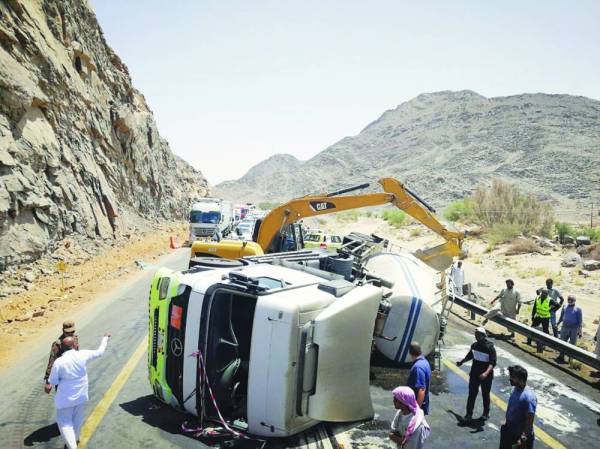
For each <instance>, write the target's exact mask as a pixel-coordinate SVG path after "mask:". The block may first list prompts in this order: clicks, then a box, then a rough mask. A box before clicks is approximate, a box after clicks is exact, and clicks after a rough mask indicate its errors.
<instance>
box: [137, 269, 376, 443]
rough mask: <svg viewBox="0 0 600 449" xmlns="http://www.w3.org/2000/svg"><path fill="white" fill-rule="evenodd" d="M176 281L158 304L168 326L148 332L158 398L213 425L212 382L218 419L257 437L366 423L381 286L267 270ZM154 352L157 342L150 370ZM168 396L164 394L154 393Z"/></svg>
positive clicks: (197, 274) (192, 275)
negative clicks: (325, 423) (158, 368)
mask: <svg viewBox="0 0 600 449" xmlns="http://www.w3.org/2000/svg"><path fill="white" fill-rule="evenodd" d="M159 273H160V272H159ZM159 276H160V274H159ZM161 282H162V280H159V281H157V283H156V284H157V285H159V284H160V283H161ZM178 282H179V285H178V286H177V288H176V295H174V296H173V297H171V298H168V297H167V298H166V299H165V300H163V302H162V304H160V305H159V306H158V307H163V308H164V307H167V310H165V312H166V314H167V315H166V316H167V320H166V322H167V326H166V329H165V328H163V329H160V326H158V324H157V323H155V326H157V328H156V329H155V330H154V329H151V332H152V334H153V335H155V340H154V341H160V342H162V343H160V344H159V346H161V347H163V349H162V351H163V356H164V364H163V365H162V366H163V370H162V371H163V372H159V373H157V374H156V378H155V379H154V380H152V375H151V382H153V387H154V391H155V394H157V391H158V394H157V395H158V396H159V398H160V399H162V400H163V401H165V402H168V403H170V404H171V405H173V406H175V407H177V408H179V409H183V410H185V411H187V412H189V413H192V414H194V415H197V416H199V417H202V419H209V420H215V419H217V418H218V414H217V413H216V409H215V405H214V403H213V402H212V400H211V395H210V394H209V391H208V387H209V386H210V388H211V389H212V391H213V393H214V397H215V398H216V403H217V406H218V408H219V411H220V412H221V413H222V414H223V416H224V417H226V419H228V420H231V421H233V420H235V419H241V420H243V421H245V422H246V423H247V425H248V431H249V432H250V433H251V434H254V435H260V436H273V437H283V436H288V435H293V434H296V433H298V432H301V431H302V430H304V429H306V428H308V427H310V426H313V425H315V424H316V423H318V422H319V421H337V422H340V421H355V420H361V419H366V418H370V417H372V415H373V408H372V404H371V398H370V392H369V359H370V354H371V346H372V338H373V328H374V324H375V319H376V316H377V312H378V308H379V304H380V301H381V298H382V289H381V288H379V287H375V286H373V285H370V284H366V285H362V286H358V285H355V284H353V283H351V282H347V281H345V280H341V279H336V280H328V279H326V278H325V277H320V276H317V275H315V274H311V273H307V272H304V271H300V270H296V269H291V268H288V267H283V266H276V265H270V264H254V265H248V266H242V267H239V268H235V269H213V270H208V271H195V270H194V269H192V270H189V271H188V272H183V273H180V274H179V275H178ZM153 285H154V284H153ZM152 307H153V306H152V304H151V309H152ZM150 313H151V316H152V314H153V313H154V312H153V311H152V310H151V311H150ZM155 316H158V312H156V315H155ZM161 332H164V335H159V333H161ZM157 351H161V348H158V347H157V344H156V343H155V344H154V345H153V346H152V347H151V354H150V355H149V360H150V361H152V360H154V361H155V366H156V359H157V357H158V355H157V353H156V352H157ZM198 351H200V353H201V354H202V358H199V357H196V356H194V354H195V353H197V352H198ZM202 359H203V360H204V361H205V365H206V366H205V367H203V366H201V365H202V363H201V360H202ZM149 363H151V362H149ZM204 368H205V369H206V373H207V377H208V383H207V382H205V381H204V379H203V376H202V375H201V373H202V369H204ZM161 384H164V385H161ZM167 390H168V391H170V392H171V394H170V395H169V397H166V395H165V394H164V393H160V392H161V391H163V392H164V391H167Z"/></svg>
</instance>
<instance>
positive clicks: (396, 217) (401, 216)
mask: <svg viewBox="0 0 600 449" xmlns="http://www.w3.org/2000/svg"><path fill="white" fill-rule="evenodd" d="M383 219H384V220H385V221H387V222H388V223H389V225H390V226H393V227H394V228H401V227H402V226H404V225H405V224H406V223H407V221H408V216H407V215H406V214H405V213H404V212H402V211H401V210H394V209H388V210H384V211H383Z"/></svg>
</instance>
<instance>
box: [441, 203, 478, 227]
mask: <svg viewBox="0 0 600 449" xmlns="http://www.w3.org/2000/svg"><path fill="white" fill-rule="evenodd" d="M444 218H446V220H449V221H460V222H463V223H466V222H467V221H470V220H472V219H473V202H472V201H471V199H470V198H465V199H463V200H456V201H452V202H451V203H450V204H448V206H446V209H444Z"/></svg>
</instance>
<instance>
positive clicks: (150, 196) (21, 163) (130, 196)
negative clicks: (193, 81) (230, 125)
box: [0, 0, 207, 271]
mask: <svg viewBox="0 0 600 449" xmlns="http://www.w3.org/2000/svg"><path fill="white" fill-rule="evenodd" d="M206 194H207V183H206V180H205V179H204V177H203V176H202V174H201V173H200V172H198V171H196V170H194V169H193V168H192V167H191V166H189V165H188V164H187V163H186V162H184V161H183V160H181V159H180V158H178V157H177V156H175V155H174V154H173V153H172V152H171V150H170V149H169V145H168V143H167V142H166V141H165V140H164V139H163V138H162V137H161V136H160V134H159V132H158V130H157V128H156V123H155V121H154V118H153V115H152V111H150V109H149V108H148V105H147V104H146V102H145V99H144V97H143V96H142V94H141V93H140V92H138V91H137V90H136V89H135V88H134V87H133V86H132V83H131V78H130V76H129V73H128V70H127V67H126V66H125V64H124V63H123V62H122V61H121V59H120V58H119V57H118V56H117V55H116V54H115V53H114V51H113V50H112V49H111V48H110V47H109V46H108V44H107V42H106V40H105V38H104V36H103V34H102V30H101V29H100V26H99V24H98V22H97V20H96V17H95V14H94V12H93V9H92V7H91V6H90V5H89V4H88V2H87V1H86V0H27V1H26V0H6V1H1V2H0V271H1V270H3V269H4V268H6V267H7V266H9V265H12V264H18V263H22V262H27V261H30V260H33V259H36V258H37V257H39V255H40V254H42V253H44V252H45V251H47V250H48V249H51V247H52V245H53V244H54V243H55V242H56V241H58V240H60V239H62V238H64V237H65V236H67V235H69V234H84V235H87V236H89V237H90V238H113V237H115V236H117V235H118V234H119V232H121V230H123V229H125V228H127V227H129V226H133V225H134V224H135V225H137V226H139V225H140V223H156V222H158V221H166V220H171V219H175V218H181V217H183V216H184V215H185V213H186V209H187V207H188V205H189V201H190V199H193V198H194V197H198V196H205V195H206Z"/></svg>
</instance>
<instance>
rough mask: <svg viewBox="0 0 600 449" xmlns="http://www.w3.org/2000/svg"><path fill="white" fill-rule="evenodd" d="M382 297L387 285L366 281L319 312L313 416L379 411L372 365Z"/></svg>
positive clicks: (355, 416) (356, 416)
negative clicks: (374, 398)
mask: <svg viewBox="0 0 600 449" xmlns="http://www.w3.org/2000/svg"><path fill="white" fill-rule="evenodd" d="M380 301H381V289H380V288H378V287H374V286H372V285H366V286H363V287H359V288H355V289H354V290H351V291H350V292H348V293H347V294H345V295H344V296H342V297H340V298H338V299H337V300H336V301H335V302H333V303H332V304H331V305H330V306H329V307H327V308H326V309H325V310H324V311H322V312H321V313H320V314H319V315H317V317H316V319H315V322H314V329H313V333H312V334H313V335H312V345H309V346H312V347H313V348H315V349H316V351H315V352H316V363H314V364H312V363H311V364H310V365H313V367H314V384H313V385H312V391H313V392H314V393H312V394H309V396H308V410H307V412H308V413H307V414H308V416H309V417H311V418H313V419H316V420H319V421H334V422H342V421H357V420H361V419H366V418H371V417H372V416H373V405H372V403H371V394H370V391H369V366H370V357H371V344H372V340H373V327H374V325H375V317H376V315H377V310H378V308H379V302H380ZM307 349H308V348H307ZM307 368H308V369H311V368H310V367H309V366H307Z"/></svg>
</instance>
